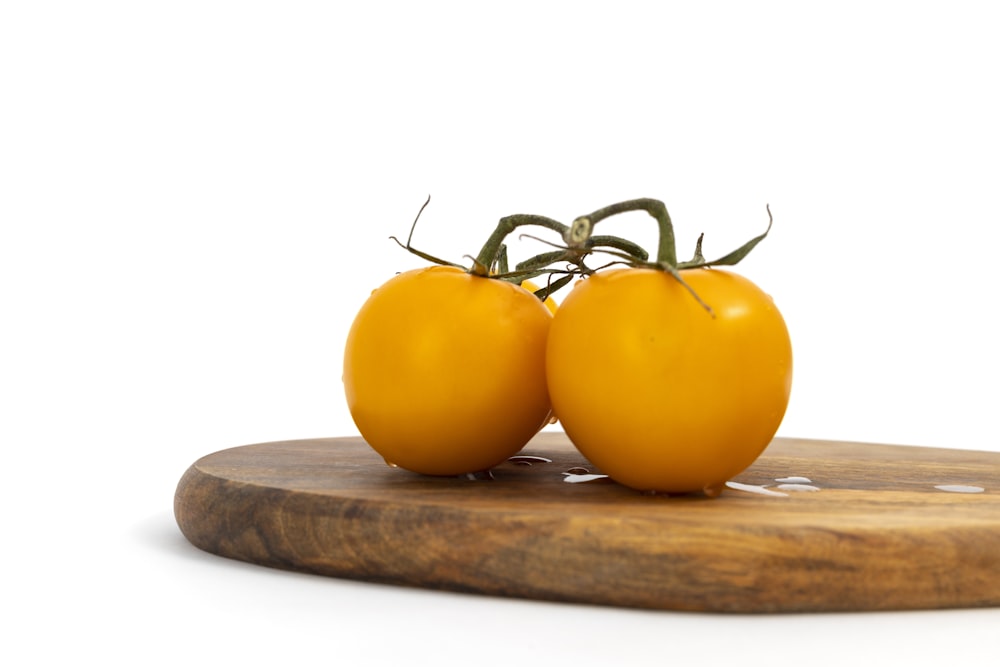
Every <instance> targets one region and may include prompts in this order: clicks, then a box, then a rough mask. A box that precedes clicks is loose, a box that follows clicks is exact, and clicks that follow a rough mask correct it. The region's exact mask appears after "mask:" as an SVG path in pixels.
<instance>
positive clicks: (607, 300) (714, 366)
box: [546, 268, 792, 495]
mask: <svg viewBox="0 0 1000 667" xmlns="http://www.w3.org/2000/svg"><path fill="white" fill-rule="evenodd" d="M680 277H681V278H682V279H683V281H684V283H686V285H682V284H681V282H680V281H679V280H677V279H676V278H675V277H674V276H672V275H670V274H669V273H667V272H664V271H659V270H656V269H643V268H627V269H619V270H611V271H607V272H600V273H597V274H595V275H592V276H590V277H589V278H587V279H586V280H581V281H578V283H577V284H576V285H575V286H574V288H573V289H572V290H571V291H570V293H569V294H568V295H567V296H566V297H565V298H564V299H563V301H562V304H561V305H560V308H559V311H558V313H557V315H556V317H555V319H554V321H553V324H552V328H551V330H550V333H549V339H548V343H547V351H546V366H547V382H548V387H549V393H550V397H551V400H552V405H553V409H554V411H555V413H556V414H557V415H559V420H560V422H561V424H562V427H563V428H564V430H565V432H566V434H567V436H568V437H569V439H570V440H571V441H572V442H573V444H574V445H575V446H576V447H577V449H579V450H580V452H581V453H582V454H583V455H584V456H585V457H586V458H587V459H588V460H589V461H591V462H592V463H593V464H594V465H595V466H596V467H597V468H598V469H600V470H601V471H602V472H603V473H605V474H607V475H609V476H610V477H611V478H612V479H613V480H615V481H617V482H619V483H621V484H623V485H625V486H629V487H631V488H634V489H637V490H640V491H655V492H664V493H692V492H699V491H704V492H705V493H706V494H707V495H716V494H717V493H718V491H719V490H720V489H721V487H722V485H724V484H725V482H726V481H728V480H729V479H730V478H731V477H733V476H735V475H736V474H738V473H739V472H741V471H742V470H744V469H745V468H747V467H748V466H749V465H750V464H752V463H753V461H754V460H756V459H757V457H758V456H759V455H760V454H761V453H762V452H763V451H764V449H765V448H766V447H767V445H768V444H769V443H770V441H771V439H772V438H773V437H774V434H775V433H776V432H777V429H778V426H779V425H780V423H781V421H782V419H783V417H784V413H785V410H786V408H787V405H788V400H789V397H790V392H791V381H792V348H791V340H790V337H789V334H788V329H787V327H786V325H785V322H784V319H783V317H782V316H781V313H780V312H779V311H778V308H777V307H776V305H775V304H774V301H773V300H772V299H771V298H770V296H768V295H767V294H765V293H764V292H763V291H762V290H761V289H760V288H759V287H757V286H756V285H755V284H754V283H752V282H751V281H750V280H748V279H747V278H744V277H742V276H740V275H738V274H735V273H732V272H730V271H726V270H722V269H715V268H711V269H691V270H685V271H681V272H680ZM688 288H690V289H693V290H694V291H695V292H696V293H697V295H698V296H699V297H700V299H701V301H703V302H704V304H707V305H708V306H710V307H711V312H709V311H708V310H706V308H705V307H704V305H703V304H701V303H699V302H698V301H696V300H695V299H694V298H692V295H691V293H690V292H689V291H688Z"/></svg>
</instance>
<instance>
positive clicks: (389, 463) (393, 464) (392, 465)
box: [382, 459, 399, 468]
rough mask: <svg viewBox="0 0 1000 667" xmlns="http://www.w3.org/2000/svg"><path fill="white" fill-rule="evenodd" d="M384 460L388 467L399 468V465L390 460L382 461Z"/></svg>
mask: <svg viewBox="0 0 1000 667" xmlns="http://www.w3.org/2000/svg"><path fill="white" fill-rule="evenodd" d="M382 460H383V461H385V464H386V465H387V466H389V467H390V468H398V467H399V466H398V465H396V464H395V463H393V462H392V461H390V460H389V459H382Z"/></svg>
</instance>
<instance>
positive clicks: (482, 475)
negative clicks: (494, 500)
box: [460, 470, 493, 482]
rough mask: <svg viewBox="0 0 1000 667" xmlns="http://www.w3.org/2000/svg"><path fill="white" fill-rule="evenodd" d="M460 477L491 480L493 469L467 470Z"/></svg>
mask: <svg viewBox="0 0 1000 667" xmlns="http://www.w3.org/2000/svg"><path fill="white" fill-rule="evenodd" d="M460 477H464V478H465V479H468V480H472V481H473V482H489V481H492V480H493V471H492V470H480V471H479V472H467V473H465V474H464V475H460Z"/></svg>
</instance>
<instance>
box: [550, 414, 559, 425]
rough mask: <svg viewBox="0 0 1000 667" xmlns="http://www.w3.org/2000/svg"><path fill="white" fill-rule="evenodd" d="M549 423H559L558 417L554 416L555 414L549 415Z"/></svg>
mask: <svg viewBox="0 0 1000 667" xmlns="http://www.w3.org/2000/svg"><path fill="white" fill-rule="evenodd" d="M549 423H550V424H558V423H559V417H556V416H555V415H552V416H551V417H549Z"/></svg>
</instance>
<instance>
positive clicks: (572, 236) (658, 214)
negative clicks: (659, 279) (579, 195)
mask: <svg viewBox="0 0 1000 667" xmlns="http://www.w3.org/2000/svg"><path fill="white" fill-rule="evenodd" d="M629 211H645V212H646V213H648V214H649V215H651V216H652V217H653V218H654V219H655V220H656V223H657V225H659V228H660V241H659V244H658V246H657V250H656V263H657V264H661V265H664V266H670V267H675V266H677V248H676V244H675V240H674V225H673V223H672V222H671V221H670V214H669V213H667V207H666V205H665V204H664V203H663V202H661V201H660V200H658V199H648V198H643V199H630V200H628V201H623V202H619V203H617V204H612V205H611V206H605V207H604V208H601V209H598V210H596V211H594V212H593V213H591V214H590V215H584V216H581V217H579V218H577V219H576V220H574V221H573V225H572V227H571V228H570V231H569V234H568V237H567V238H566V241H567V243H569V244H571V245H582V244H583V243H584V242H586V240H587V239H589V238H590V234H591V231H592V230H593V226H594V225H595V224H597V223H598V222H600V221H601V220H604V219H605V218H610V217H611V216H613V215H618V214H619V213H628V212H629Z"/></svg>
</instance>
